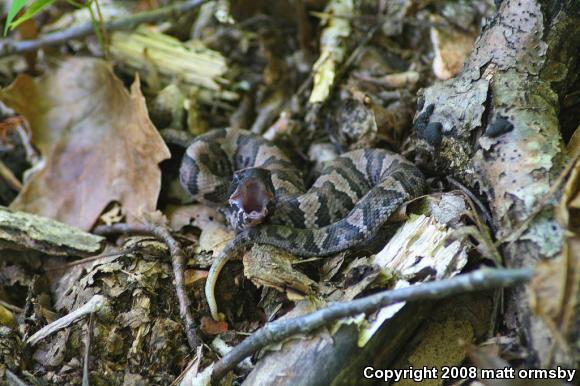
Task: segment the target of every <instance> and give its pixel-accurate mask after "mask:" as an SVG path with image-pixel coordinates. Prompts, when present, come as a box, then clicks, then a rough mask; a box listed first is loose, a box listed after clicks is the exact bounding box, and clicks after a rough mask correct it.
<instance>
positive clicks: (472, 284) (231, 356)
mask: <svg viewBox="0 0 580 386" xmlns="http://www.w3.org/2000/svg"><path fill="white" fill-rule="evenodd" d="M531 276H532V271H531V270H529V269H507V270H506V269H482V270H478V271H476V272H471V273H469V274H465V275H459V276H457V277H455V278H451V279H446V280H438V281H433V282H429V283H424V284H421V285H418V286H416V287H413V286H411V287H405V288H399V289H395V290H392V291H382V292H379V293H377V294H374V295H369V296H366V297H363V298H360V299H356V300H352V301H350V302H344V303H337V304H333V305H332V306H329V307H326V308H324V309H321V310H319V311H316V312H313V313H309V314H307V315H304V316H302V317H297V318H292V319H287V320H278V321H275V322H272V323H269V324H266V325H265V326H264V327H262V328H261V329H260V330H258V331H257V332H256V333H255V334H253V335H252V337H251V338H247V339H246V340H244V341H243V342H242V343H241V344H239V345H238V346H236V348H235V349H233V350H232V351H230V352H229V353H228V354H227V355H226V356H224V357H223V358H222V359H221V360H220V361H218V362H217V363H216V364H215V366H214V369H213V375H212V379H214V380H218V379H221V377H223V376H224V375H225V374H226V373H227V371H229V370H231V369H232V368H233V367H234V366H235V365H236V364H237V363H239V362H240V361H241V360H242V359H244V358H245V357H247V356H248V355H251V354H252V353H254V352H255V351H256V350H258V349H261V348H263V347H264V346H265V345H267V344H269V343H275V342H278V341H281V340H283V339H287V338H290V337H292V336H294V335H296V334H300V333H302V334H304V333H308V332H311V331H313V330H315V329H317V328H320V327H322V326H325V325H328V324H329V323H331V322H333V321H338V320H339V319H341V318H345V317H352V316H353V315H357V314H366V313H370V312H373V311H376V310H378V309H381V308H383V307H386V306H389V305H394V304H395V303H399V302H401V301H409V302H410V301H418V300H431V301H432V300H438V299H443V298H446V297H449V296H452V295H457V294H462V293H468V292H474V291H481V290H485V289H491V288H499V287H509V286H513V285H517V284H521V283H523V282H526V281H528V280H529V279H530V278H531ZM344 325H346V326H356V324H353V323H346V322H345V324H344ZM341 330H343V331H344V329H343V328H342V327H341ZM355 330H357V329H356V327H355ZM387 330H389V331H392V329H383V332H384V331H387ZM401 330H406V331H408V330H410V329H405V328H401ZM358 336H359V335H358V334H356V333H354V332H353V331H352V330H350V331H347V334H346V336H345V339H342V340H341V339H340V338H339V337H337V335H336V334H335V335H333V336H332V339H326V338H322V337H316V340H319V339H325V340H327V341H328V343H326V344H325V346H326V347H327V350H328V351H327V352H326V353H325V354H324V355H323V353H322V347H321V346H320V345H319V344H315V345H314V347H311V348H310V349H309V350H303V348H304V345H298V347H299V350H298V351H300V352H301V355H300V356H301V358H300V362H297V363H295V366H290V369H292V370H293V371H292V372H293V376H292V377H290V376H289V374H288V372H286V375H287V376H286V377H284V379H282V378H280V377H278V375H279V371H271V369H268V371H259V369H260V368H262V369H263V370H264V366H265V365H264V363H267V362H266V361H262V362H261V363H262V365H261V366H260V367H257V368H256V369H254V371H253V372H252V374H259V375H257V376H259V378H260V379H259V381H257V382H254V379H253V378H252V374H250V376H248V378H247V379H246V381H245V382H246V384H250V385H255V384H270V385H271V384H329V382H328V381H330V382H333V381H335V380H336V381H337V382H338V381H339V380H340V378H339V377H338V375H337V374H338V373H339V371H338V369H341V368H344V367H346V366H348V363H349V361H351V360H352V361H354V362H356V363H357V364H359V365H362V363H358V361H357V360H356V357H355V356H353V355H352V353H353V351H357V354H359V355H360V351H358V350H356V347H357V344H358V343H359V342H358ZM381 342H382V344H384V343H385V341H381ZM343 344H344V345H346V346H348V347H347V348H346V349H342V348H341V349H338V350H337V347H340V346H342V345H343ZM295 347H296V346H295ZM292 351H293V350H292ZM376 352H377V350H372V351H369V354H370V353H374V354H370V355H374V356H375V358H376V357H378V355H376ZM337 354H338V355H341V354H346V357H345V358H337V357H336V355H337ZM386 354H387V355H391V356H392V355H395V354H396V351H390V350H388V351H386ZM286 355H287V354H286V353H283V354H282V357H279V358H278V359H279V361H277V362H278V363H280V362H281V361H286V360H289V359H290V358H292V357H295V356H296V353H295V354H294V355H292V356H288V357H287V356H286ZM304 358H309V360H308V361H306V362H302V360H304ZM338 359H342V360H338ZM344 360H346V362H345V361H344ZM382 364H383V366H384V362H382ZM282 366H283V367H284V368H286V365H284V364H282ZM325 367H326V368H328V367H332V368H333V369H335V370H337V371H332V370H329V371H325V370H324V368H325ZM351 370H353V372H352V373H351V374H354V373H355V372H356V371H354V369H352V368H351ZM358 374H360V372H358ZM266 375H267V378H268V379H265V378H264V377H265V376H266ZM329 377H330V378H329Z"/></svg>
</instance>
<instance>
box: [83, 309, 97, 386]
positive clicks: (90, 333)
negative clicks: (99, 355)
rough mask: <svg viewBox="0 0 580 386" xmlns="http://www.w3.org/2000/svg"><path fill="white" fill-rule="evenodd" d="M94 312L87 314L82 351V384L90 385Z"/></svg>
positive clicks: (84, 385)
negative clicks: (83, 348)
mask: <svg viewBox="0 0 580 386" xmlns="http://www.w3.org/2000/svg"><path fill="white" fill-rule="evenodd" d="M94 315H95V314H94V313H91V314H90V315H89V322H88V323H87V335H86V337H85V350H84V353H83V383H82V385H83V386H90V385H91V383H90V381H89V357H90V355H91V341H92V338H93V328H94V324H95V318H94Z"/></svg>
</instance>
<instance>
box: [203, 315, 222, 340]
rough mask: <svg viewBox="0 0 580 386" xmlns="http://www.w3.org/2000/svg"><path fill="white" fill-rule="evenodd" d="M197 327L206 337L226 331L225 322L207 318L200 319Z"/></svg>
mask: <svg viewBox="0 0 580 386" xmlns="http://www.w3.org/2000/svg"><path fill="white" fill-rule="evenodd" d="M199 327H200V329H201V331H203V333H204V334H208V335H217V334H221V333H224V332H226V331H228V324H227V323H226V322H223V321H222V322H216V321H215V320H213V319H212V318H208V317H207V316H204V317H202V318H201V323H200V326H199Z"/></svg>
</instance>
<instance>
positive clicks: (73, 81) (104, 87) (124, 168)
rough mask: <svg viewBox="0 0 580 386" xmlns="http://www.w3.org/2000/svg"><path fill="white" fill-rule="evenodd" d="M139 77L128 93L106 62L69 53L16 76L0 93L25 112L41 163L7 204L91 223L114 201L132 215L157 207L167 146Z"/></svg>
mask: <svg viewBox="0 0 580 386" xmlns="http://www.w3.org/2000/svg"><path fill="white" fill-rule="evenodd" d="M139 87H140V84H139V79H138V78H137V79H136V80H135V82H134V83H133V85H132V86H131V93H129V92H128V91H127V90H126V89H125V87H124V86H123V83H122V82H121V81H120V80H119V79H118V78H117V77H116V76H115V75H114V74H113V71H112V69H111V67H110V65H109V64H107V63H106V62H104V61H102V60H98V59H91V58H69V59H66V60H65V61H63V62H61V63H59V65H58V66H57V68H55V69H53V70H51V71H49V72H48V73H47V74H46V75H44V76H42V77H39V78H36V79H34V78H32V77H30V76H28V75H20V76H19V77H18V78H17V79H16V81H15V82H14V83H13V84H12V85H11V86H9V87H8V88H7V89H5V90H2V91H1V92H0V100H1V101H3V102H4V103H6V104H7V105H8V106H10V107H11V108H13V109H14V110H16V111H18V112H19V113H20V114H21V115H23V116H24V117H25V118H26V119H27V121H28V122H29V124H30V127H31V129H32V132H33V144H34V145H35V146H36V147H38V148H39V149H40V151H41V152H42V154H43V155H44V157H45V167H44V168H43V169H42V170H41V171H40V172H39V173H37V174H36V175H34V176H33V177H32V178H31V179H30V180H29V181H28V183H27V184H26V185H25V186H24V187H23V189H22V191H21V192H20V194H19V195H18V197H17V198H16V199H15V200H14V202H13V203H12V208H14V209H19V210H23V211H27V212H32V213H36V214H40V215H43V216H47V217H51V218H54V219H58V220H60V221H63V222H66V223H68V224H71V225H76V226H78V227H80V228H83V229H90V228H91V226H92V225H93V224H94V222H95V221H96V220H97V218H98V217H99V215H100V214H101V212H102V211H103V210H104V209H105V207H106V206H107V205H108V204H109V203H110V202H112V201H118V202H119V203H121V205H122V207H123V210H124V211H125V212H126V213H127V219H128V221H129V222H135V220H136V217H137V216H138V214H140V213H142V212H145V211H150V212H151V211H154V210H155V206H156V202H157V197H158V195H159V190H160V186H161V171H160V170H159V166H158V164H159V162H161V161H162V160H164V159H167V158H169V157H170V153H169V150H168V149H167V147H166V146H165V144H164V143H163V141H162V139H161V136H160V135H159V133H158V132H157V130H156V129H155V127H154V126H153V124H152V123H151V121H150V120H149V116H148V114H147V108H146V106H145V100H144V98H143V95H142V94H141V91H140V88H139Z"/></svg>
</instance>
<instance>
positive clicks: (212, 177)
mask: <svg viewBox="0 0 580 386" xmlns="http://www.w3.org/2000/svg"><path fill="white" fill-rule="evenodd" d="M180 181H181V183H182V185H183V187H184V188H185V189H186V190H187V191H188V192H189V193H190V194H191V195H192V196H193V197H194V199H196V200H197V201H199V202H201V203H205V204H209V205H213V206H221V207H226V209H225V214H226V218H227V220H228V222H229V224H230V226H232V227H233V228H234V229H236V231H237V233H236V237H235V238H234V239H233V240H232V241H230V242H229V243H228V244H227V245H226V247H225V248H224V250H223V251H222V252H221V253H220V254H219V255H218V256H217V257H216V259H215V261H214V262H213V264H212V267H211V269H210V271H209V275H208V278H207V282H206V287H205V293H206V297H207V300H208V303H209V306H210V311H211V314H212V317H213V318H214V319H217V318H218V312H217V304H216V301H215V296H214V290H215V284H216V281H217V277H218V275H219V273H220V271H221V269H222V268H223V267H224V265H225V264H226V262H227V261H228V260H229V259H230V258H231V257H233V256H234V255H238V254H240V253H241V252H243V251H244V250H245V249H246V248H247V247H249V245H251V244H252V243H258V244H270V245H274V246H277V247H280V248H282V249H284V250H286V251H288V252H290V253H292V254H295V255H297V256H326V255H330V254H334V253H337V252H340V251H344V250H346V249H349V248H351V247H354V246H356V245H359V244H361V243H363V242H365V241H367V240H369V239H370V238H372V237H373V236H375V234H376V233H377V232H378V231H379V229H380V227H381V225H383V224H384V223H385V222H386V220H387V218H388V217H389V216H390V215H391V214H392V213H393V212H394V211H395V210H396V209H397V208H398V207H399V206H400V205H401V204H402V203H404V202H405V201H407V200H409V199H411V198H413V197H416V196H418V195H420V194H421V193H422V191H423V188H424V184H425V183H424V178H423V175H422V174H421V172H420V171H419V169H417V167H416V166H415V165H413V164H412V163H411V162H409V161H407V160H406V159H404V158H403V157H401V156H399V155H397V154H394V153H392V152H389V151H387V150H383V149H361V150H354V151H350V152H348V153H344V154H342V155H341V156H339V157H338V158H336V159H335V160H334V161H332V162H331V163H330V164H328V165H326V166H325V167H324V168H323V170H322V172H321V175H320V176H319V177H318V179H317V180H316V181H315V182H314V184H313V185H312V187H310V189H308V190H306V188H305V187H304V181H303V178H302V175H301V173H300V172H299V171H298V170H297V169H296V168H295V166H294V165H293V164H292V162H291V161H290V160H289V159H288V158H287V157H286V156H285V155H284V154H283V153H282V151H281V150H280V149H279V148H277V147H276V146H275V145H273V144H272V143H271V142H269V141H267V140H265V139H264V138H262V137H260V136H258V135H255V134H252V133H250V132H247V131H243V130H237V129H218V130H213V131H211V132H208V133H206V134H204V135H201V136H198V137H196V138H195V140H194V141H193V142H192V143H191V144H190V146H189V147H188V148H187V150H186V152H185V155H184V157H183V161H182V163H181V168H180Z"/></svg>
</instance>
